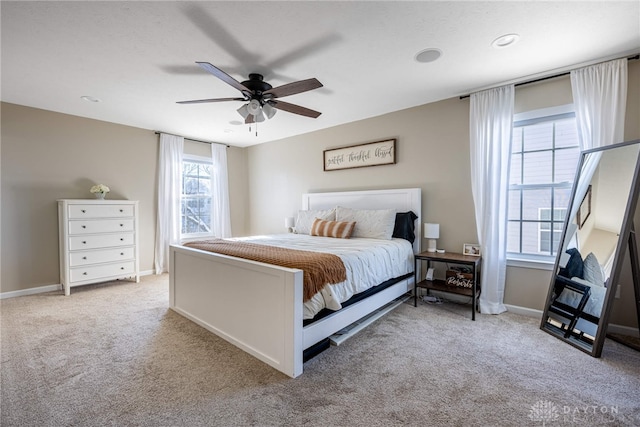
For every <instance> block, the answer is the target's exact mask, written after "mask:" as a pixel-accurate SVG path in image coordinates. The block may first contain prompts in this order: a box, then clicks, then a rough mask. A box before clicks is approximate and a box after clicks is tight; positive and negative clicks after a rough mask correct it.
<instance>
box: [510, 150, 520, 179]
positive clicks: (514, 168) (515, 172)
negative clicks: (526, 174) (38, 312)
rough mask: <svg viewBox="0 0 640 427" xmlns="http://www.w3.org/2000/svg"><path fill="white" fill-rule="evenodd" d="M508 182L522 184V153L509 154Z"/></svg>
mask: <svg viewBox="0 0 640 427" xmlns="http://www.w3.org/2000/svg"><path fill="white" fill-rule="evenodd" d="M509 184H522V154H513V155H512V156H511V165H510V168H509Z"/></svg>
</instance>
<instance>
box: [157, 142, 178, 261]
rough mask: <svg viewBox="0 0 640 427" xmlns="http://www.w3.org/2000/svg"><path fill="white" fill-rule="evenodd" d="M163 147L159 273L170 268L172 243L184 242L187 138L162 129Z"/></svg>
mask: <svg viewBox="0 0 640 427" xmlns="http://www.w3.org/2000/svg"><path fill="white" fill-rule="evenodd" d="M159 151H160V154H159V162H158V218H157V225H156V247H155V272H156V274H162V273H163V272H165V271H169V245H171V244H175V243H179V242H180V197H181V195H182V190H181V188H180V187H181V185H182V153H183V151H184V138H183V137H181V136H176V135H169V134H164V133H161V134H160V150H159Z"/></svg>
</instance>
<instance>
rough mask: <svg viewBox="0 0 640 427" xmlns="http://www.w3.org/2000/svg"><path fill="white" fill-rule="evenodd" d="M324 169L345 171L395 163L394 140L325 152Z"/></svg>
mask: <svg viewBox="0 0 640 427" xmlns="http://www.w3.org/2000/svg"><path fill="white" fill-rule="evenodd" d="M324 154H325V158H324V168H325V170H332V169H347V168H356V167H361V166H375V165H386V164H390V163H395V159H394V155H395V140H391V141H383V142H378V143H372V144H365V145H359V146H356V147H346V148H341V149H336V150H330V151H325V153H324Z"/></svg>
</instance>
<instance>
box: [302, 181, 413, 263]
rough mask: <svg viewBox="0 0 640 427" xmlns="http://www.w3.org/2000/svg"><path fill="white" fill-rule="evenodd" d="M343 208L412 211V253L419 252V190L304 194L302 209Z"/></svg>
mask: <svg viewBox="0 0 640 427" xmlns="http://www.w3.org/2000/svg"><path fill="white" fill-rule="evenodd" d="M336 206H344V207H345V208H352V209H395V210H396V212H408V211H413V213H415V214H416V215H417V216H418V219H416V223H415V224H416V227H415V235H416V240H415V241H414V242H413V252H414V253H416V254H417V253H419V252H420V242H421V241H422V227H421V226H420V225H421V221H422V192H421V189H420V188H398V189H392V190H365V191H341V192H331V193H305V194H303V195H302V209H304V210H308V209H314V210H315V209H331V208H335V207H336Z"/></svg>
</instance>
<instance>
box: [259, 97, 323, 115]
mask: <svg viewBox="0 0 640 427" xmlns="http://www.w3.org/2000/svg"><path fill="white" fill-rule="evenodd" d="M269 104H271V105H272V106H273V107H274V108H277V109H278V110H282V111H287V112H289V113H293V114H299V115H301V116H307V117H312V118H314V119H316V118H318V116H320V114H322V113H321V112H319V111H314V110H311V109H309V108H305V107H301V106H299V105H295V104H289V103H288V102H283V101H275V100H273V101H269Z"/></svg>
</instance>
